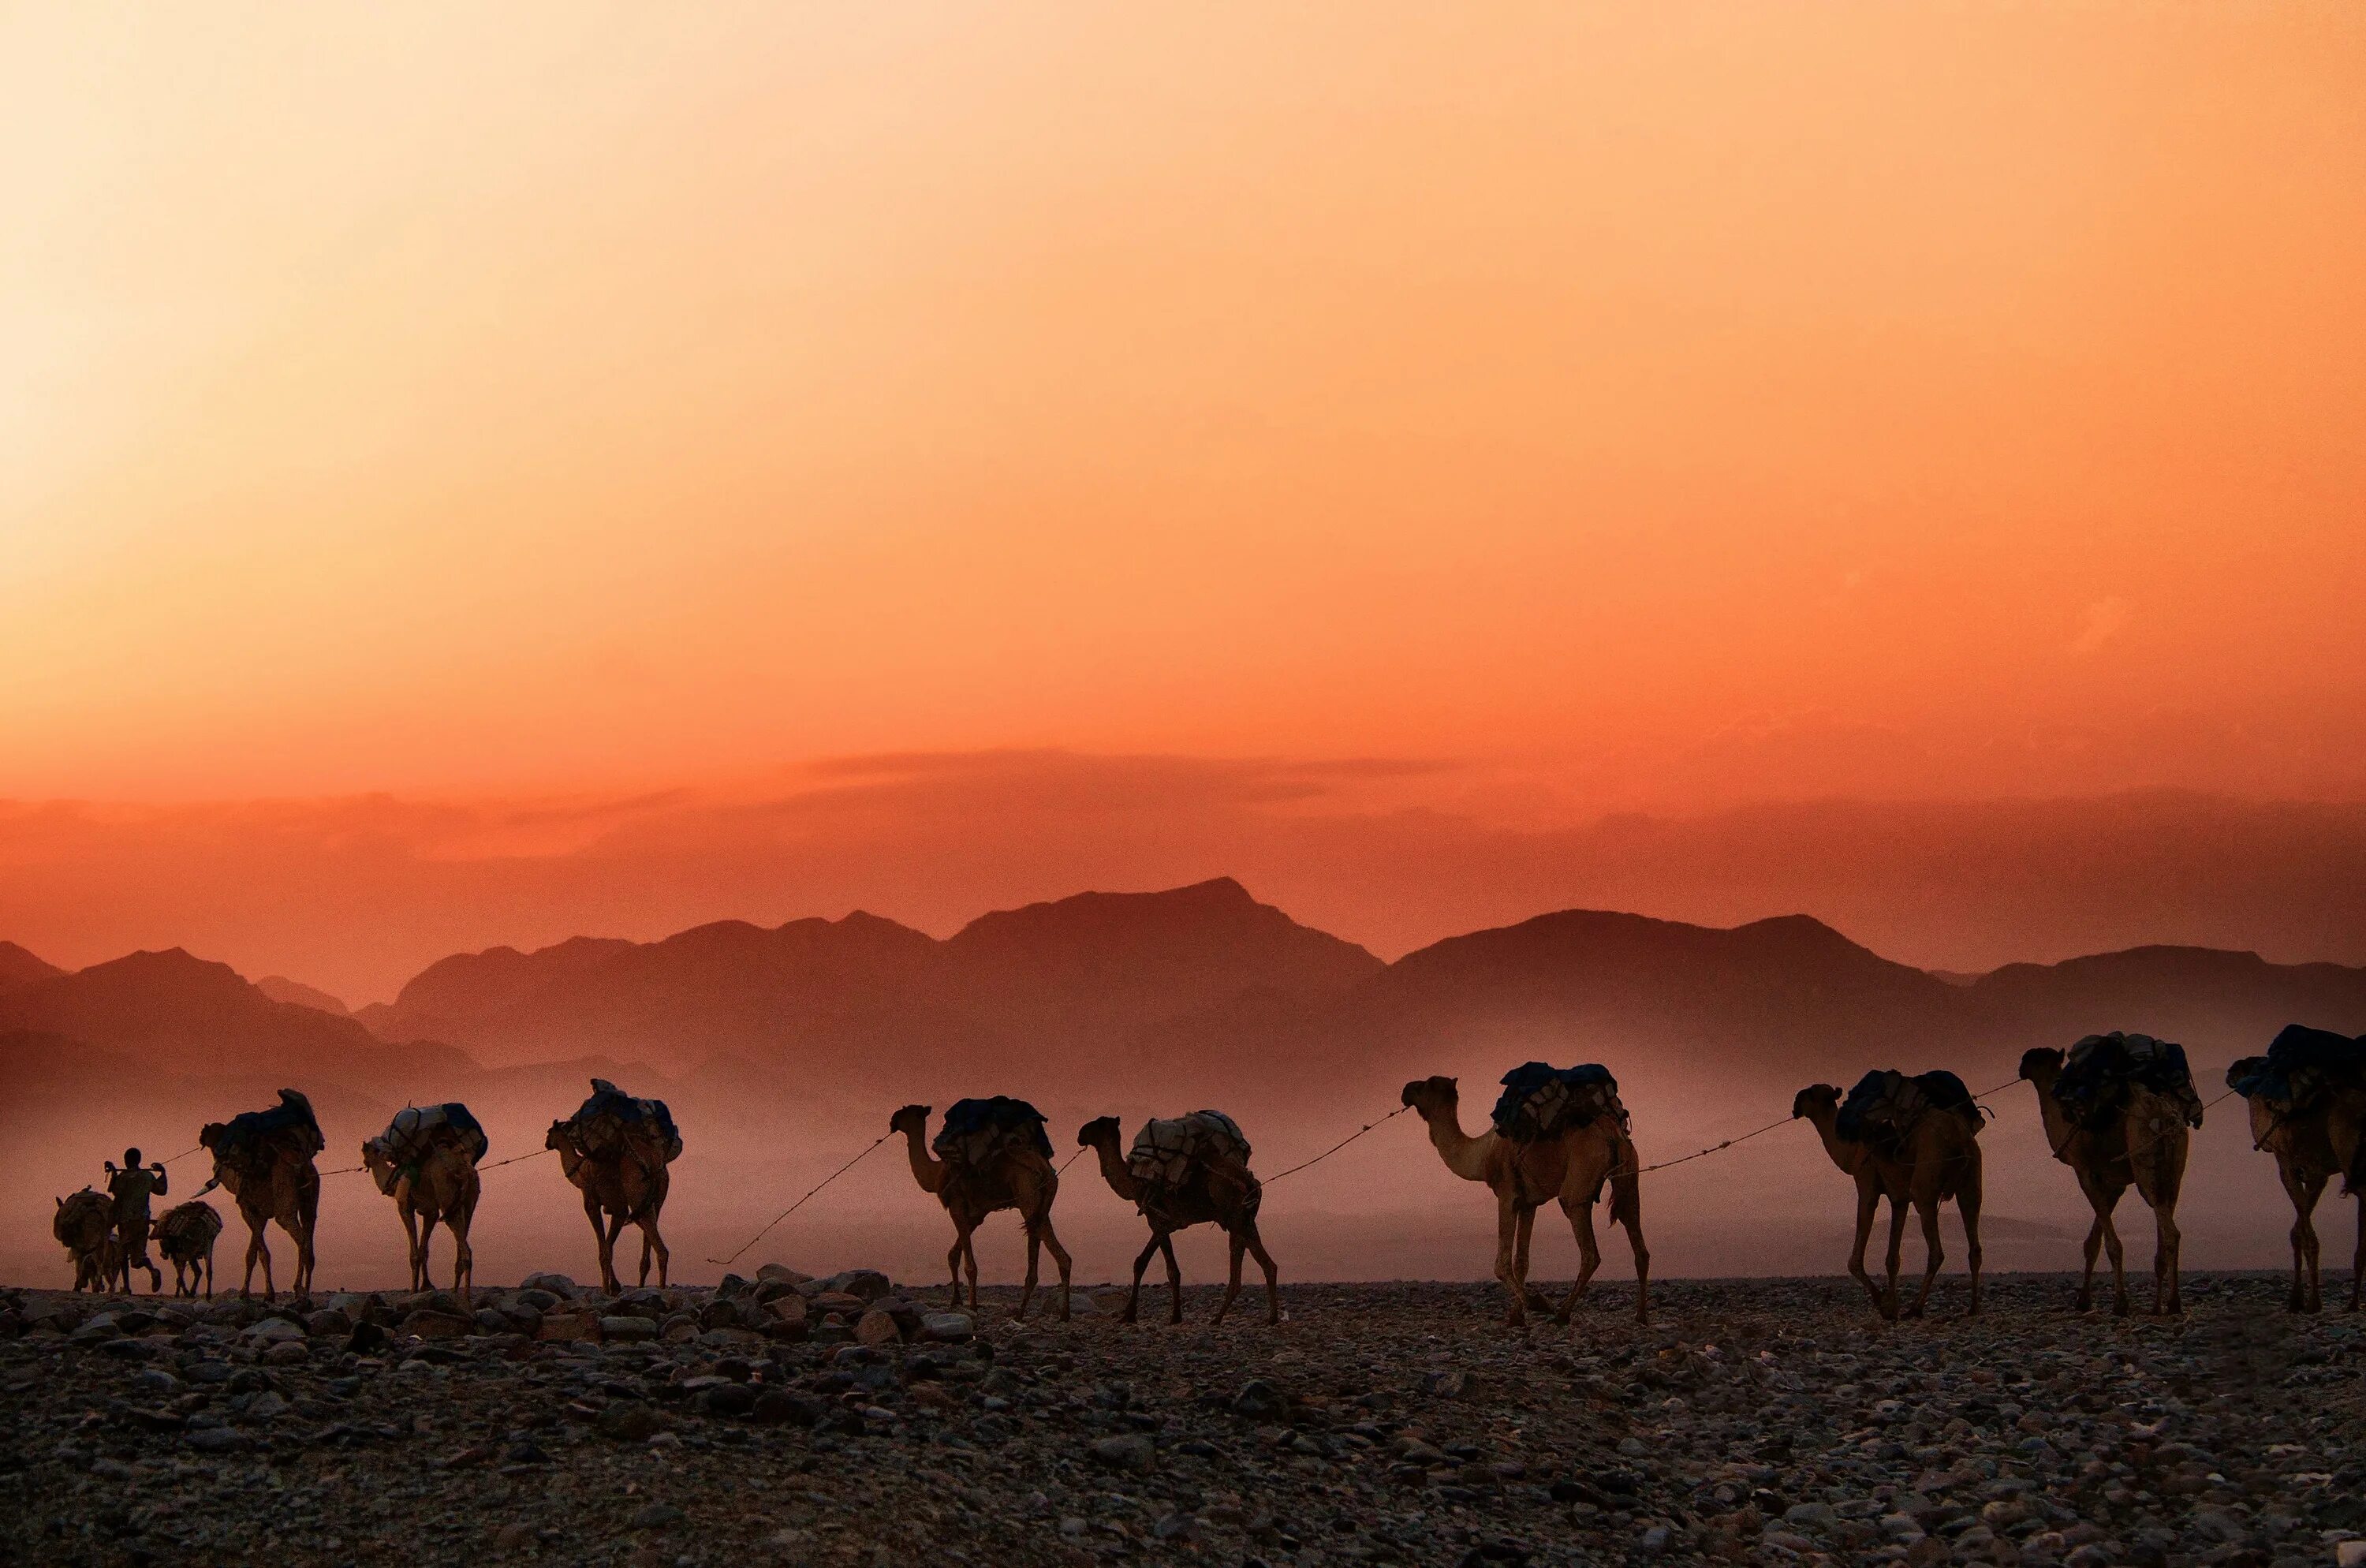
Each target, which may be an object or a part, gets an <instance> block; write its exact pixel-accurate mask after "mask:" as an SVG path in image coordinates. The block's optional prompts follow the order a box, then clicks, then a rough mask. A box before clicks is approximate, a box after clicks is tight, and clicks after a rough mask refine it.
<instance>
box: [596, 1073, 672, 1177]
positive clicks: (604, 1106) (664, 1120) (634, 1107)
mask: <svg viewBox="0 0 2366 1568" xmlns="http://www.w3.org/2000/svg"><path fill="white" fill-rule="evenodd" d="M603 1119H606V1120H610V1121H612V1123H613V1124H614V1126H616V1127H617V1128H618V1129H619V1130H621V1131H624V1132H627V1133H637V1134H645V1135H646V1134H655V1135H656V1136H657V1137H658V1139H659V1141H660V1142H662V1143H663V1144H664V1145H665V1146H666V1149H667V1150H668V1153H667V1155H666V1157H667V1158H668V1159H674V1158H678V1157H680V1156H681V1154H682V1134H681V1133H680V1132H678V1131H676V1130H675V1128H674V1124H673V1111H671V1110H670V1109H668V1107H667V1105H666V1102H665V1101H664V1100H642V1099H638V1098H636V1097H635V1096H633V1095H629V1094H626V1093H625V1091H624V1090H623V1089H618V1088H617V1087H616V1086H615V1085H614V1084H612V1083H610V1082H609V1081H608V1080H607V1079H606V1078H593V1079H592V1080H591V1099H589V1100H585V1101H584V1102H583V1104H582V1106H581V1108H580V1109H579V1110H578V1111H576V1112H575V1115H574V1116H573V1118H572V1119H571V1120H572V1122H573V1124H574V1125H575V1126H576V1127H578V1128H587V1127H590V1126H592V1125H593V1124H595V1123H596V1122H600V1121H602V1120H603Z"/></svg>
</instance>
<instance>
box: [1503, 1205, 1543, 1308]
mask: <svg viewBox="0 0 2366 1568" xmlns="http://www.w3.org/2000/svg"><path fill="white" fill-rule="evenodd" d="M1536 1229H1537V1211H1536V1209H1535V1208H1530V1207H1523V1208H1522V1209H1521V1210H1520V1233H1519V1237H1518V1240H1517V1241H1516V1243H1515V1246H1514V1247H1513V1251H1512V1270H1513V1272H1514V1273H1515V1274H1517V1275H1518V1276H1519V1277H1520V1299H1521V1300H1522V1301H1524V1302H1526V1303H1527V1304H1528V1310H1529V1311H1531V1312H1550V1311H1552V1303H1551V1302H1549V1301H1548V1300H1546V1299H1545V1296H1544V1293H1543V1292H1540V1291H1533V1290H1530V1289H1529V1288H1528V1243H1529V1241H1530V1240H1531V1239H1532V1238H1533V1237H1534V1236H1535V1235H1536Z"/></svg>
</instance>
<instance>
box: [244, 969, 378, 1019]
mask: <svg viewBox="0 0 2366 1568" xmlns="http://www.w3.org/2000/svg"><path fill="white" fill-rule="evenodd" d="M254 988H255V989H256V990H258V991H261V992H262V993H263V994H264V995H265V996H266V997H269V998H271V999H272V1000H273V1001H275V1002H291V1003H293V1004H294V1005H296V1006H297V1007H299V1008H310V1009H312V1010H314V1011H316V1012H325V1013H327V1014H329V1015H330V1016H331V1017H332V1018H351V1017H352V1016H353V1010H352V1009H351V1008H349V1007H347V1006H345V1004H344V1002H343V1001H342V1000H340V999H339V998H335V997H332V996H331V995H330V994H329V993H328V992H326V991H324V990H322V989H321V987H318V986H308V985H306V984H304V982H303V981H301V980H291V979H289V978H288V977H287V976H285V975H265V976H264V977H263V978H262V979H260V980H257V981H256V982H255V983H254Z"/></svg>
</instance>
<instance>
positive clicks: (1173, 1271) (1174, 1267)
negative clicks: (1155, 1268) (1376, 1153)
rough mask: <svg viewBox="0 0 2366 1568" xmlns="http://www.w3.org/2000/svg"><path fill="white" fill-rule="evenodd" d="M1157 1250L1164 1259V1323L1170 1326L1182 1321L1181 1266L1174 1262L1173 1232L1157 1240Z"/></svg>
mask: <svg viewBox="0 0 2366 1568" xmlns="http://www.w3.org/2000/svg"><path fill="white" fill-rule="evenodd" d="M1158 1250H1159V1251H1160V1252H1162V1253H1164V1254H1166V1321H1167V1324H1168V1325H1170V1326H1172V1325H1179V1324H1180V1323H1181V1322H1182V1321H1183V1265H1182V1264H1180V1263H1178V1262H1177V1261H1176V1260H1175V1235H1174V1233H1173V1232H1171V1231H1170V1232H1168V1233H1167V1234H1166V1235H1162V1236H1160V1237H1159V1238H1158Z"/></svg>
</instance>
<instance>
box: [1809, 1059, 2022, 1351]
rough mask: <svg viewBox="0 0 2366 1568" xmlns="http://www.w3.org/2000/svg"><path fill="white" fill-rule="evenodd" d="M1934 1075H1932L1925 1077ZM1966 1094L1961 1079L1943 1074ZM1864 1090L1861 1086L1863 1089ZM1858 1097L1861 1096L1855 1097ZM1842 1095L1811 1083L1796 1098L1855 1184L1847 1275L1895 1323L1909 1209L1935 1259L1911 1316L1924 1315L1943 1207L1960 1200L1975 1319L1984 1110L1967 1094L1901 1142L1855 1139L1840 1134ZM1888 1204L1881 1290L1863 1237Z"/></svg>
mask: <svg viewBox="0 0 2366 1568" xmlns="http://www.w3.org/2000/svg"><path fill="white" fill-rule="evenodd" d="M1925 1076H1926V1077H1929V1076H1931V1075H1925ZM1944 1076H1945V1077H1946V1078H1947V1079H1948V1080H1949V1081H1950V1082H1954V1084H1955V1089H1957V1090H1958V1091H1960V1090H1961V1089H1962V1087H1963V1086H1962V1084H1961V1083H1960V1082H1955V1075H1953V1074H1952V1073H1951V1074H1947V1075H1944ZM1864 1088H1865V1086H1864V1085H1863V1084H1860V1085H1859V1086H1858V1089H1859V1090H1860V1091H1862V1090H1863V1089H1864ZM1851 1098H1852V1099H1854V1098H1855V1096H1854V1095H1852V1096H1851ZM1840 1113H1841V1091H1840V1090H1839V1089H1835V1088H1834V1087H1833V1086H1831V1084H1828V1083H1820V1084H1809V1085H1808V1087H1807V1088H1806V1089H1801V1090H1800V1091H1799V1092H1798V1094H1797V1095H1796V1096H1795V1097H1794V1098H1793V1099H1792V1101H1791V1114H1792V1115H1793V1116H1795V1117H1805V1118H1807V1119H1808V1121H1809V1122H1812V1123H1814V1125H1815V1129H1816V1133H1817V1134H1818V1135H1819V1136H1820V1137H1821V1138H1822V1139H1823V1141H1824V1152H1825V1153H1826V1154H1828V1155H1830V1156H1831V1159H1832V1163H1833V1164H1834V1165H1836V1166H1838V1167H1840V1168H1841V1170H1842V1174H1844V1175H1847V1176H1850V1177H1853V1178H1854V1179H1855V1181H1856V1245H1855V1246H1854V1247H1852V1248H1851V1249H1850V1252H1849V1273H1850V1274H1851V1275H1853V1277H1854V1278H1855V1280H1856V1282H1857V1283H1858V1284H1860V1285H1863V1286H1864V1287H1865V1294H1866V1295H1868V1296H1870V1297H1871V1298H1872V1299H1873V1305H1874V1310H1876V1312H1878V1313H1880V1314H1881V1315H1882V1316H1883V1317H1884V1318H1885V1319H1889V1320H1895V1319H1896V1318H1897V1317H1898V1255H1899V1252H1900V1250H1901V1248H1902V1247H1903V1245H1904V1239H1905V1235H1906V1210H1907V1207H1908V1205H1909V1204H1911V1205H1912V1206H1913V1208H1914V1209H1915V1210H1916V1212H1918V1213H1920V1214H1921V1216H1922V1240H1923V1245H1924V1248H1925V1250H1926V1251H1927V1252H1928V1254H1929V1257H1928V1259H1927V1261H1926V1264H1925V1267H1924V1269H1923V1272H1922V1288H1921V1290H1920V1291H1918V1292H1915V1296H1914V1304H1913V1306H1911V1307H1910V1308H1909V1309H1908V1310H1907V1313H1906V1315H1907V1316H1909V1317H1920V1316H1921V1315H1922V1309H1923V1307H1924V1306H1925V1305H1926V1304H1927V1303H1929V1301H1930V1299H1931V1281H1932V1280H1934V1279H1936V1278H1937V1277H1938V1274H1939V1265H1940V1263H1941V1262H1942V1261H1943V1260H1944V1258H1945V1252H1944V1249H1943V1248H1942V1247H1941V1245H1940V1241H1939V1205H1940V1204H1941V1203H1942V1202H1944V1201H1947V1200H1948V1199H1951V1198H1952V1199H1954V1200H1955V1208H1956V1212H1957V1213H1958V1214H1960V1215H1961V1217H1962V1219H1963V1222H1964V1241H1965V1247H1966V1251H1967V1252H1968V1253H1969V1254H1970V1257H1969V1259H1968V1262H1969V1264H1970V1267H1971V1273H1972V1304H1971V1308H1970V1312H1971V1314H1977V1313H1978V1311H1979V1310H1980V1145H1979V1140H1978V1136H1977V1131H1978V1117H1979V1115H1980V1110H1979V1107H1978V1106H1977V1105H1975V1104H1973V1103H1972V1102H1971V1098H1970V1096H1969V1095H1968V1094H1966V1095H1965V1096H1964V1099H1963V1101H1962V1103H1961V1105H1960V1106H1950V1107H1947V1108H1944V1109H1942V1108H1940V1107H1939V1106H1938V1105H1936V1104H1933V1105H1932V1107H1930V1108H1929V1109H1928V1110H1926V1111H1925V1113H1924V1114H1922V1115H1921V1116H1919V1117H1917V1118H1916V1119H1915V1120H1914V1122H1913V1123H1912V1124H1911V1125H1910V1127H1908V1128H1907V1129H1906V1130H1905V1133H1904V1135H1903V1136H1902V1137H1901V1138H1900V1139H1899V1140H1898V1142H1897V1143H1895V1144H1886V1143H1884V1142H1883V1141H1881V1140H1879V1139H1873V1140H1866V1139H1859V1138H1853V1137H1850V1136H1848V1135H1846V1134H1843V1133H1842V1131H1841V1127H1840V1119H1841V1114H1840ZM1884 1198H1887V1199H1888V1200H1889V1258H1888V1264H1889V1277H1888V1285H1887V1290H1883V1289H1877V1288H1876V1286H1875V1285H1874V1283H1873V1280H1871V1279H1870V1278H1868V1277H1867V1275H1866V1274H1865V1238H1866V1237H1867V1236H1868V1235H1871V1234H1872V1232H1873V1218H1874V1211H1875V1210H1876V1208H1877V1207H1878V1206H1879V1205H1880V1202H1881V1201H1882V1200H1883V1199H1884Z"/></svg>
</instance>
